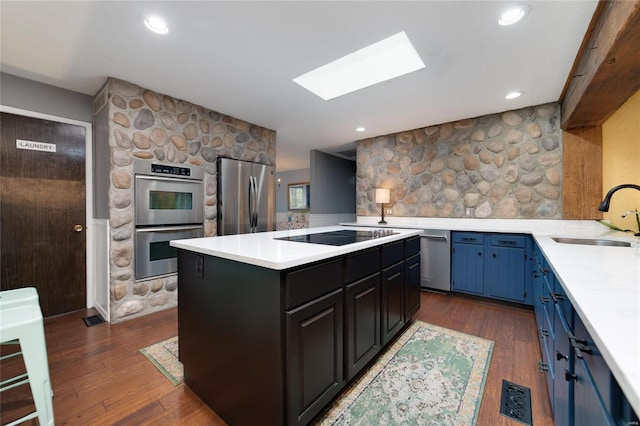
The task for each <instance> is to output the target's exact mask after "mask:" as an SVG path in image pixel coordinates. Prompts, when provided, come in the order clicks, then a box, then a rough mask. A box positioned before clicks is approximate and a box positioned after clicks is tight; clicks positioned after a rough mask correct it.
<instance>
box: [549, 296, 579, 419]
mask: <svg viewBox="0 0 640 426" xmlns="http://www.w3.org/2000/svg"><path fill="white" fill-rule="evenodd" d="M555 317H556V318H555V322H554V327H555V336H556V338H555V342H554V355H553V361H552V362H553V371H554V373H555V374H554V375H555V380H554V384H553V403H552V405H553V418H554V421H555V424H557V425H569V424H572V419H571V415H572V413H573V400H572V396H573V384H572V382H570V381H569V380H568V377H566V373H565V372H571V371H573V370H574V367H573V358H571V349H570V347H571V345H570V344H569V334H570V333H571V329H570V328H569V325H568V322H567V320H566V319H565V316H564V312H563V309H562V306H561V305H559V304H557V303H555Z"/></svg>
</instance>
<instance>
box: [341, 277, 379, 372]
mask: <svg viewBox="0 0 640 426" xmlns="http://www.w3.org/2000/svg"><path fill="white" fill-rule="evenodd" d="M346 311H347V318H346V335H347V342H348V343H347V347H346V362H347V365H346V369H347V380H350V379H352V378H353V377H354V376H355V375H356V374H358V372H359V371H360V370H362V368H363V367H364V366H365V365H367V364H368V363H369V361H371V360H372V359H373V358H374V357H375V356H376V355H377V354H378V352H379V351H380V348H381V347H382V346H381V344H380V341H381V340H380V273H379V272H376V273H375V274H373V275H370V276H368V277H366V278H363V279H361V280H359V281H356V282H354V283H351V284H349V285H347V293H346Z"/></svg>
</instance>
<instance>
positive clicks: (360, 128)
mask: <svg viewBox="0 0 640 426" xmlns="http://www.w3.org/2000/svg"><path fill="white" fill-rule="evenodd" d="M365 130H367V129H365V128H364V127H362V126H360V127H356V132H364V131H365Z"/></svg>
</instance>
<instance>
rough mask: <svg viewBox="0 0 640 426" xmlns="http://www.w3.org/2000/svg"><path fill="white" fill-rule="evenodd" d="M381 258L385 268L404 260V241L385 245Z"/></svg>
mask: <svg viewBox="0 0 640 426" xmlns="http://www.w3.org/2000/svg"><path fill="white" fill-rule="evenodd" d="M381 257H382V267H383V268H386V267H387V266H389V265H393V264H394V263H397V262H400V261H401V260H402V259H404V241H397V242H395V243H390V244H385V245H383V246H382V256H381Z"/></svg>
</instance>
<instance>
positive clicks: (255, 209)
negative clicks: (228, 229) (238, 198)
mask: <svg viewBox="0 0 640 426" xmlns="http://www.w3.org/2000/svg"><path fill="white" fill-rule="evenodd" d="M252 178H253V227H254V228H253V232H258V203H259V202H260V199H259V198H258V179H257V178H256V177H255V176H252Z"/></svg>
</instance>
